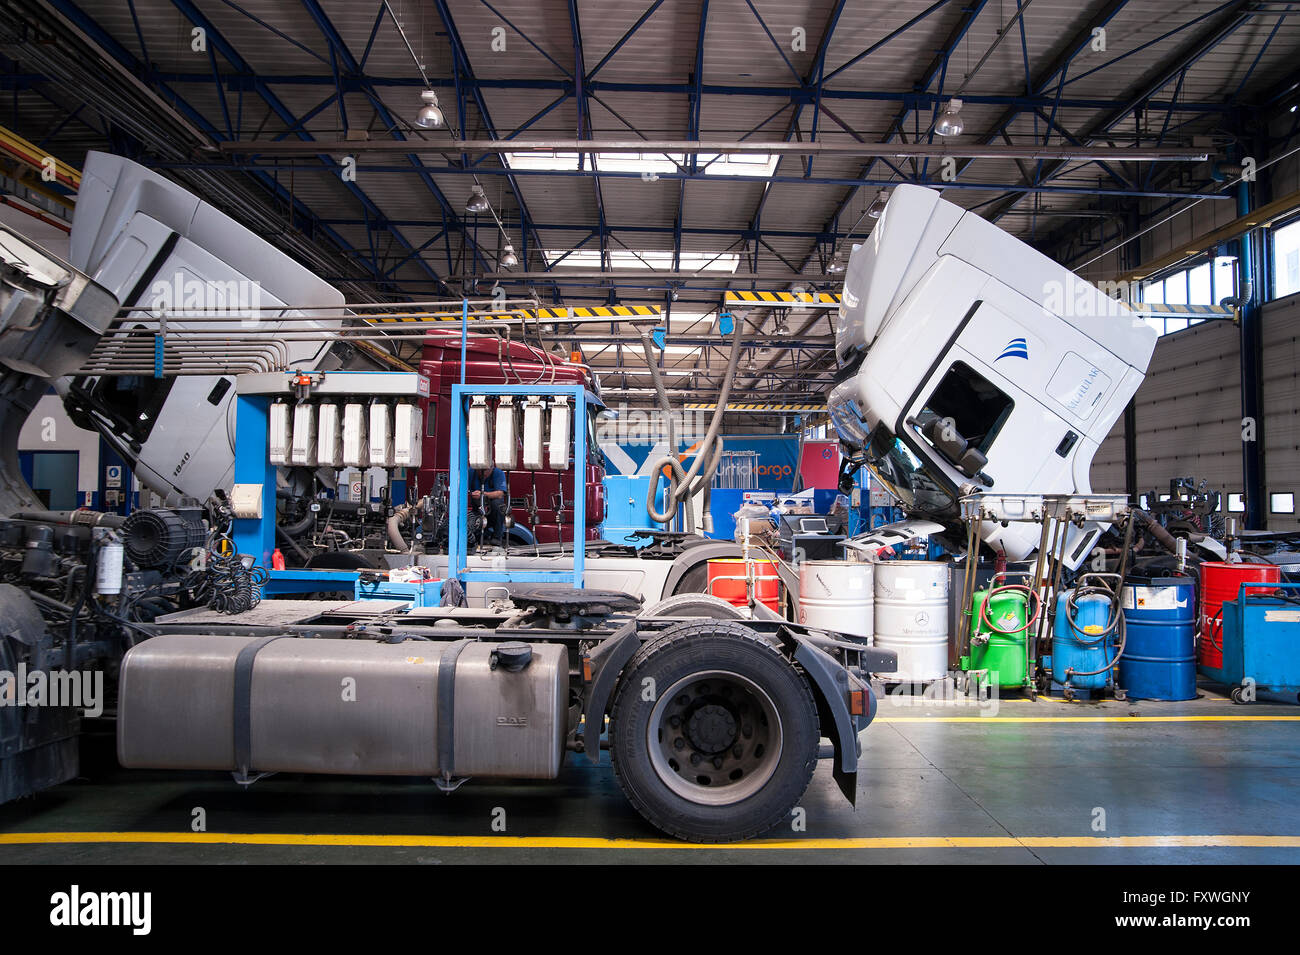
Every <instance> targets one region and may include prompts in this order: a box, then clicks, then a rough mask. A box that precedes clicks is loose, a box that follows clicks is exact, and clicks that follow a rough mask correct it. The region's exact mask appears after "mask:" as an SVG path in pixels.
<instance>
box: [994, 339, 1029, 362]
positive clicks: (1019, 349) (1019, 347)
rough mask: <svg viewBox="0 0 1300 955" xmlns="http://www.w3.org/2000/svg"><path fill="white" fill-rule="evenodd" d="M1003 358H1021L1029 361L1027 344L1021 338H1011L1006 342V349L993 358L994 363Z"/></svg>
mask: <svg viewBox="0 0 1300 955" xmlns="http://www.w3.org/2000/svg"><path fill="white" fill-rule="evenodd" d="M1004 358H1023V359H1025V360H1026V361H1028V360H1029V343H1028V342H1026V341H1025V340H1024V339H1023V338H1013V339H1011V341H1009V342H1007V347H1006V348H1004V349H1002V354H1001V355H998V357H997V358H994V359H993V360H994V361H1001V360H1002V359H1004Z"/></svg>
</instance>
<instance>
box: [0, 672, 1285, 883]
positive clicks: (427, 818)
mask: <svg viewBox="0 0 1300 955" xmlns="http://www.w3.org/2000/svg"><path fill="white" fill-rule="evenodd" d="M862 741H863V753H862V757H863V758H862V762H863V766H864V771H863V772H862V773H861V774H860V775H859V780H858V808H857V810H856V811H855V810H854V809H853V808H852V807H851V806H850V805H849V804H848V803H847V802H846V801H845V800H844V799H843V797H842V796H841V795H840V792H839V790H838V788H837V787H836V785H835V783H834V781H833V780H832V778H831V770H830V764H829V762H826V761H823V762H822V763H821V764H820V765H819V767H818V769H817V773H816V775H815V776H814V777H813V781H812V785H811V786H810V787H809V789H808V792H807V794H806V795H805V796H804V798H803V800H802V801H801V803H800V805H801V807H802V808H803V809H804V810H805V811H806V812H805V814H804V819H805V822H806V828H805V829H804V830H803V831H794V830H792V829H790V828H785V827H783V828H778V829H776V830H774V831H772V832H770V833H769V834H768V835H767V836H765V837H764V839H762V840H760V841H758V842H752V843H745V844H742V845H740V846H730V847H716V846H710V847H699V848H681V844H680V843H673V842H668V841H666V840H665V839H663V838H662V837H661V836H660V835H659V834H658V833H657V832H656V831H655V830H653V829H652V828H650V826H649V825H647V824H646V823H645V822H643V821H642V820H641V818H640V816H638V815H637V814H636V812H635V811H634V810H633V809H632V808H631V807H630V806H629V805H628V803H627V802H626V800H625V799H624V798H623V795H622V793H621V791H620V790H619V788H618V784H617V783H616V782H615V780H614V776H613V773H612V772H611V770H610V768H609V759H608V754H606V755H605V756H604V757H603V758H602V760H601V764H600V765H599V766H591V765H589V764H588V763H587V761H586V760H585V759H580V758H575V757H573V756H570V758H569V760H568V765H567V766H566V768H565V769H564V771H563V772H562V774H561V776H560V778H559V779H558V780H556V781H555V782H553V783H549V784H546V783H542V784H535V785H514V784H493V783H475V782H474V781H471V782H469V783H468V784H466V785H465V786H464V787H463V788H462V789H461V790H460V791H458V792H456V793H455V794H453V795H451V796H444V795H442V794H440V793H439V792H438V791H437V790H436V789H435V788H434V787H433V786H432V785H431V784H430V783H427V782H421V781H408V780H385V779H374V778H365V779H358V778H326V777H306V776H275V777H271V778H269V779H265V780H263V781H261V782H259V783H257V784H255V785H254V786H252V787H251V788H250V789H248V790H242V789H240V788H239V787H238V786H236V785H234V784H233V783H232V782H231V781H230V778H229V776H226V775H222V774H219V773H170V774H169V773H156V772H142V771H132V772H128V771H125V770H121V769H119V768H117V767H116V764H115V762H114V760H113V754H112V748H111V738H102V739H100V740H98V741H97V742H96V743H95V744H93V745H91V746H90V747H88V751H87V752H86V753H85V755H84V757H83V764H84V765H83V771H84V773H85V774H86V775H85V776H84V777H83V778H81V779H78V780H77V781H75V782H72V783H68V784H66V785H63V786H59V787H57V788H55V789H53V790H50V791H48V792H45V793H42V794H41V795H39V796H37V797H35V798H31V799H26V800H20V801H18V802H16V803H13V804H10V805H6V806H3V807H0V864H13V863H176V862H185V863H202V862H221V863H285V862H310V863H354V862H360V863H374V862H407V863H495V864H502V863H504V864H518V863H529V862H574V863H581V862H600V863H619V864H626V863H637V862H647V863H683V862H692V863H712V862H727V863H743V862H818V863H832V862H834V863H843V862H893V863H962V862H994V863H1031V864H1034V863H1216V864H1221V863H1290V864H1295V863H1297V862H1300V706H1296V705H1295V703H1294V701H1284V700H1281V699H1276V700H1273V701H1261V702H1258V703H1256V704H1254V705H1252V706H1235V705H1233V704H1232V703H1230V702H1229V701H1227V700H1226V699H1224V698H1223V697H1222V696H1221V695H1220V694H1218V693H1216V692H1213V691H1212V690H1210V689H1207V688H1205V687H1202V689H1201V697H1200V698H1199V699H1197V700H1195V701H1191V702H1187V703H1153V702H1128V703H1117V702H1114V701H1106V702H1101V703H1077V702H1076V703H1065V702H1063V701H1060V700H1040V701H1038V702H1032V703H1031V702H1029V701H1026V700H1021V699H1009V700H1002V701H999V702H998V704H997V707H996V710H993V709H991V708H985V709H981V707H980V706H979V705H978V704H976V703H972V702H967V701H961V702H943V701H924V700H916V699H914V698H903V697H899V698H892V697H891V698H886V699H885V700H884V701H882V705H881V709H880V713H879V717H878V719H877V720H876V722H875V723H874V724H873V725H872V726H871V727H870V728H869V729H868V730H867V731H866V732H865V733H864V734H863V736H862ZM196 809H202V810H203V811H204V813H205V814H206V832H202V833H195V832H193V831H192V829H191V821H192V819H193V818H194V812H195V810H196ZM502 810H504V816H503V813H502ZM502 818H504V825H505V831H504V832H500V831H498V830H497V829H494V828H493V823H494V819H495V820H501V819H502ZM499 826H500V822H498V829H499ZM1103 827H1104V828H1103ZM77 834H82V835H77Z"/></svg>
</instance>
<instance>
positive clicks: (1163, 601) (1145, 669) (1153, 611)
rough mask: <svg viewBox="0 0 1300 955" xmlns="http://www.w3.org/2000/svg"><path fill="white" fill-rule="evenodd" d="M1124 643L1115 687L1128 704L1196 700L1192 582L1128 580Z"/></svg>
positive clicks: (1193, 584) (1187, 578)
mask: <svg viewBox="0 0 1300 955" xmlns="http://www.w3.org/2000/svg"><path fill="white" fill-rule="evenodd" d="M1122 603H1123V607H1124V624H1125V628H1126V629H1127V631H1128V640H1127V642H1126V643H1125V646H1124V659H1122V660H1121V661H1120V679H1119V682H1120V684H1121V685H1122V686H1123V687H1124V689H1125V690H1127V691H1128V695H1129V696H1130V697H1131V698H1133V699H1140V700H1194V699H1196V583H1195V581H1194V580H1193V579H1192V578H1191V577H1133V576H1130V577H1128V578H1127V579H1126V580H1125V582H1124V593H1123V601H1122Z"/></svg>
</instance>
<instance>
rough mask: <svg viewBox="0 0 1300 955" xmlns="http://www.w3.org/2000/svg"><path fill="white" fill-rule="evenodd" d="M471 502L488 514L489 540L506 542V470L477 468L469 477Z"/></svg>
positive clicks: (471, 505)
mask: <svg viewBox="0 0 1300 955" xmlns="http://www.w3.org/2000/svg"><path fill="white" fill-rule="evenodd" d="M469 503H470V507H472V508H474V509H475V510H478V509H482V511H483V512H484V514H485V515H486V516H487V528H486V529H487V535H486V536H487V538H488V540H489V542H491V543H495V544H500V543H504V542H505V541H504V538H505V533H506V472H505V471H502V470H501V469H500V468H477V469H476V470H475V471H474V473H473V474H472V475H470V479H469Z"/></svg>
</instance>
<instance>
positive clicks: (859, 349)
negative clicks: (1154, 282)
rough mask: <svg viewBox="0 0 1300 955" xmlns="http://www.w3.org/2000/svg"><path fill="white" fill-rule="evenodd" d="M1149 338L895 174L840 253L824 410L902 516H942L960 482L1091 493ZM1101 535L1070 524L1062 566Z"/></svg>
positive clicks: (989, 229) (1009, 542)
mask: <svg viewBox="0 0 1300 955" xmlns="http://www.w3.org/2000/svg"><path fill="white" fill-rule="evenodd" d="M1156 337H1157V335H1156V332H1155V331H1154V330H1153V329H1152V328H1151V327H1150V326H1148V325H1147V324H1146V323H1145V322H1144V321H1142V320H1141V319H1140V318H1138V317H1136V316H1135V315H1133V313H1132V312H1130V311H1129V309H1128V308H1127V307H1125V305H1124V304H1123V303H1122V302H1119V301H1117V300H1115V299H1112V298H1109V297H1108V296H1106V295H1105V294H1103V293H1102V292H1101V291H1100V290H1099V289H1097V288H1096V287H1095V286H1093V285H1091V284H1089V283H1088V282H1085V281H1083V280H1082V279H1080V278H1079V277H1078V276H1076V275H1075V274H1074V273H1072V272H1070V271H1069V270H1068V269H1066V268H1064V267H1063V266H1061V265H1058V264H1057V263H1055V262H1053V261H1052V260H1051V259H1049V258H1047V257H1046V256H1044V255H1042V254H1041V253H1039V252H1036V251H1035V250H1033V249H1031V248H1030V247H1029V246H1027V245H1025V244H1024V243H1023V242H1021V241H1019V240H1018V239H1016V238H1014V237H1013V236H1011V235H1008V234H1007V233H1006V232H1003V231H1002V230H1001V229H999V228H997V227H996V226H995V225H993V224H992V223H990V222H988V221H986V220H985V219H982V218H980V217H979V216H978V215H976V214H974V213H971V212H967V211H966V210H964V209H962V208H961V207H959V206H956V205H954V204H952V203H950V202H945V201H944V200H943V199H941V198H940V196H939V193H938V192H936V191H934V190H931V189H927V188H923V187H919V186H909V185H902V186H898V187H897V188H895V190H894V192H893V195H892V196H891V197H890V199H889V203H888V205H887V206H886V208H885V212H884V214H883V215H882V216H881V218H880V221H879V223H878V224H877V226H876V228H875V230H874V231H873V232H872V234H871V236H870V237H869V238H868V239H867V241H866V242H865V243H864V244H862V245H857V246H854V248H853V253H852V256H851V258H850V259H849V264H848V269H847V271H846V274H845V279H844V293H843V300H842V304H841V306H840V310H839V314H838V320H837V324H836V335H835V349H836V356H837V359H838V361H839V365H840V373H839V375H838V376H837V379H836V384H835V385H834V386H833V388H832V390H831V391H830V393H829V394H828V398H827V404H828V410H829V411H830V414H831V419H832V421H833V422H834V424H835V427H836V430H837V432H838V434H839V438H840V442H841V444H842V445H843V446H844V449H845V451H846V453H847V454H848V455H849V456H850V457H852V458H853V459H855V460H858V461H862V462H865V463H866V464H867V465H868V466H869V467H870V468H871V470H872V472H873V473H874V474H875V475H876V476H877V477H878V478H879V479H880V480H881V481H882V482H883V483H884V484H885V486H886V487H888V488H889V489H890V490H891V492H892V493H893V494H894V495H895V496H896V497H897V498H898V499H899V501H900V502H901V503H902V506H903V508H904V510H906V511H907V512H908V514H909V515H910V516H917V517H924V518H929V519H932V520H936V521H939V522H941V523H944V524H946V525H948V526H955V524H956V522H957V518H958V516H959V510H958V504H957V501H958V498H959V497H960V496H961V495H963V494H967V493H973V492H976V491H980V490H987V491H992V492H999V493H1032V494H1050V493H1072V494H1086V493H1090V491H1091V486H1090V484H1089V478H1088V472H1089V468H1090V466H1091V464H1092V458H1093V455H1094V454H1095V453H1096V451H1097V448H1098V446H1099V445H1100V444H1101V442H1102V440H1103V439H1105V437H1106V436H1107V434H1109V433H1110V430H1111V428H1112V427H1113V426H1114V424H1115V421H1116V420H1117V419H1118V418H1119V416H1120V414H1121V413H1122V412H1123V410H1124V407H1125V405H1126V404H1127V403H1128V401H1129V399H1130V398H1132V396H1133V393H1134V392H1135V391H1136V390H1137V388H1138V385H1139V384H1141V382H1142V379H1143V377H1144V375H1145V372H1146V367H1147V364H1148V363H1149V361H1150V360H1151V353H1152V351H1153V349H1154V347H1155V342H1156ZM1099 534H1100V528H1085V529H1084V530H1081V531H1077V532H1076V533H1075V538H1074V539H1073V540H1071V542H1070V545H1069V549H1068V554H1069V560H1070V563H1071V564H1072V565H1073V566H1077V565H1078V562H1080V561H1082V559H1083V558H1084V557H1086V556H1087V554H1088V552H1089V550H1090V549H1091V546H1092V543H1093V542H1094V541H1095V540H1096V538H1097V536H1099ZM980 536H981V538H982V539H983V540H984V541H985V542H987V543H988V544H989V545H990V546H991V547H993V548H994V549H1004V550H1005V552H1006V555H1007V557H1008V558H1009V559H1011V560H1022V559H1024V557H1026V556H1027V555H1028V554H1030V553H1031V552H1032V551H1033V550H1034V549H1035V547H1036V546H1037V544H1038V539H1039V533H1038V531H1037V529H1036V528H1034V527H1033V526H1031V525H1028V524H1010V525H1008V526H1002V525H999V524H993V523H985V524H984V525H983V526H982V527H981V530H980Z"/></svg>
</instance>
